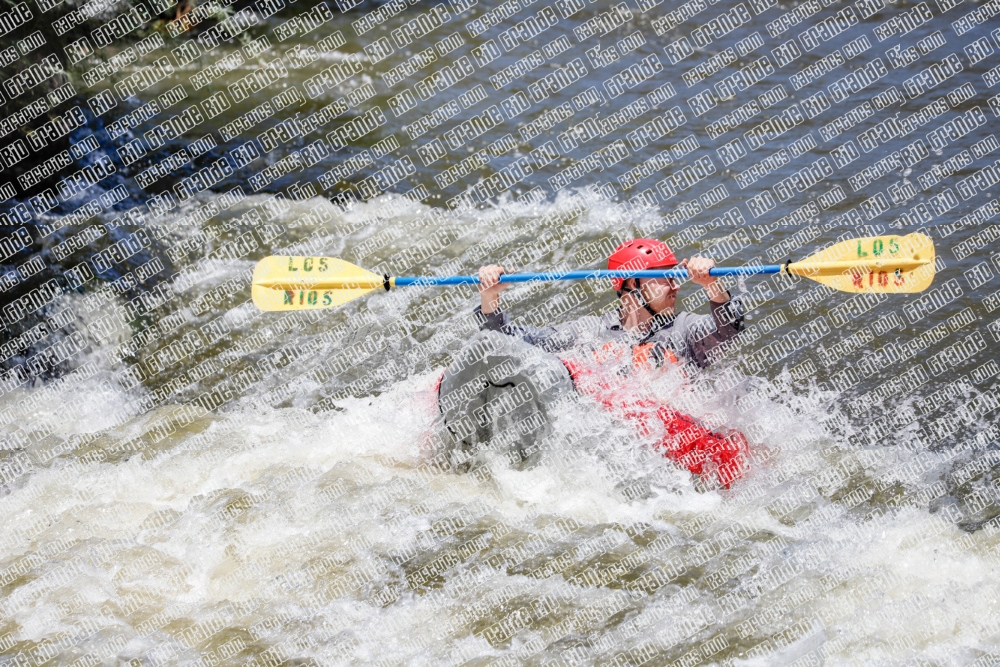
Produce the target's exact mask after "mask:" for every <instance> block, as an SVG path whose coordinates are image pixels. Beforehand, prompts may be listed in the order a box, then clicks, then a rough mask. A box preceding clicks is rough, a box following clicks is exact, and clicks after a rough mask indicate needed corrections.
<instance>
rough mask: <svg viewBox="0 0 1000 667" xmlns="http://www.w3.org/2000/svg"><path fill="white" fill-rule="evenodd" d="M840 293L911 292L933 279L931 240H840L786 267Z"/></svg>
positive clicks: (915, 237)
mask: <svg viewBox="0 0 1000 667" xmlns="http://www.w3.org/2000/svg"><path fill="white" fill-rule="evenodd" d="M788 273H794V274H795V275H798V276H804V277H806V278H809V279H811V280H815V281H816V282H818V283H823V284H824V285H826V286H828V287H832V288H833V289H836V290H840V291H841V292H852V293H855V294H857V293H860V292H876V293H879V294H913V293H915V292H922V291H924V290H925V289H927V288H928V287H930V285H931V283H932V282H934V242H933V241H932V240H931V239H930V238H929V237H927V236H925V235H924V234H917V233H914V234H907V235H906V236H868V237H864V238H858V239H851V240H849V241H841V242H840V243H837V244H834V245H832V246H830V247H829V248H826V249H824V250H821V251H820V252H818V253H816V254H815V255H812V256H810V257H807V258H806V259H804V260H802V261H801V262H794V263H792V264H790V265H789V266H788Z"/></svg>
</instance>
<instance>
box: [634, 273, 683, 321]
mask: <svg viewBox="0 0 1000 667" xmlns="http://www.w3.org/2000/svg"><path fill="white" fill-rule="evenodd" d="M678 289H680V288H679V286H678V285H677V283H676V282H675V281H674V279H673V278H652V279H650V280H643V281H642V295H643V296H644V297H645V298H646V301H647V302H648V303H649V305H650V306H652V307H653V310H655V311H656V312H658V313H663V314H665V315H670V314H672V313H673V312H674V304H676V303H677V290H678Z"/></svg>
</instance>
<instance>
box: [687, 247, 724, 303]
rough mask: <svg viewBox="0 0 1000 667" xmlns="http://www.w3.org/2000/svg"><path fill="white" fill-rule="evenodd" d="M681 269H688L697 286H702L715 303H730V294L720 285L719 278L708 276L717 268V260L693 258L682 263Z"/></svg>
mask: <svg viewBox="0 0 1000 667" xmlns="http://www.w3.org/2000/svg"><path fill="white" fill-rule="evenodd" d="M681 268H684V269H687V272H688V276H690V277H691V280H692V282H694V283H695V284H696V285H701V286H702V287H704V288H705V291H706V292H707V293H708V298H709V300H710V301H712V302H713V303H725V302H727V301H729V292H727V291H726V290H725V289H724V288H723V287H722V285H720V284H719V280H718V278H716V277H715V276H710V275H708V272H709V271H710V270H711V269H714V268H715V260H714V259H709V258H708V257H692V258H691V259H685V260H683V261H682V262H681Z"/></svg>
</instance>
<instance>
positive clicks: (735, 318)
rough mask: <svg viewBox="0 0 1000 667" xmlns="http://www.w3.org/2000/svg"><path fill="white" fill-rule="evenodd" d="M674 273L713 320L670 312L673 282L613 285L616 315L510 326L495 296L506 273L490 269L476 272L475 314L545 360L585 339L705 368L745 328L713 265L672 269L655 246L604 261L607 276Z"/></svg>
mask: <svg viewBox="0 0 1000 667" xmlns="http://www.w3.org/2000/svg"><path fill="white" fill-rule="evenodd" d="M676 266H680V267H681V268H685V269H687V270H688V275H689V276H690V277H691V281H692V282H694V283H695V284H697V285H700V286H701V287H702V288H703V289H704V290H705V292H706V294H707V295H708V300H709V305H710V307H711V308H710V310H711V315H694V314H691V313H684V312H681V313H678V312H675V310H674V307H675V305H676V302H677V293H678V291H679V289H680V286H679V285H678V283H677V281H675V280H674V279H672V278H645V279H639V278H628V279H625V280H622V279H620V278H615V279H612V281H611V283H612V287H613V288H614V289H615V291H616V293H617V295H618V299H619V308H618V313H617V314H615V313H612V314H609V315H606V316H604V317H601V318H598V317H594V316H589V317H584V318H581V319H580V320H577V321H575V322H568V323H564V324H556V325H551V326H547V327H540V328H539V327H523V326H516V325H513V324H511V322H510V319H509V318H508V317H507V314H506V313H504V312H503V311H502V310H501V309H500V292H502V291H503V290H504V289H506V288H507V287H508V286H509V285H510V283H501V282H499V279H500V276H501V275H502V274H503V273H504V269H503V267H502V266H496V265H491V266H484V267H482V268H480V269H479V280H480V292H481V294H480V296H481V301H482V303H481V305H480V306H479V307H478V308H476V311H475V312H476V317H477V319H478V320H479V328H480V329H481V330H488V331H499V332H501V333H504V334H507V335H508V336H514V337H517V338H521V339H523V340H525V341H527V342H528V343H530V344H532V345H536V346H538V347H540V348H542V349H544V350H545V351H546V352H550V353H557V352H563V351H566V350H568V349H570V348H572V347H574V346H575V345H577V344H578V343H580V342H582V341H581V339H582V338H583V337H588V338H591V339H594V340H596V341H597V342H602V341H615V342H618V343H621V344H627V345H629V346H631V347H632V348H633V356H636V355H635V348H637V347H639V346H643V347H642V348H641V349H640V351H641V353H642V356H647V352H648V354H651V355H652V360H653V361H655V362H656V363H657V365H659V364H662V363H663V360H664V359H665V358H666V357H667V356H668V355H669V354H671V353H672V354H673V355H675V357H677V356H679V357H682V358H684V359H688V360H690V361H692V362H694V363H695V364H697V365H698V366H700V367H705V366H708V365H709V364H710V363H711V359H712V357H713V354H712V352H713V350H715V349H716V348H719V347H720V346H724V345H725V344H726V343H727V342H728V341H730V340H731V339H733V338H734V337H735V336H736V335H737V334H738V333H739V332H740V331H742V330H743V328H744V325H743V307H742V304H741V303H740V301H739V300H738V299H733V298H731V296H730V294H729V292H728V291H727V290H726V289H724V288H723V287H722V286H721V285H720V284H719V281H718V279H717V278H715V277H713V276H710V275H709V273H708V272H709V270H710V269H712V268H713V267H714V266H715V261H713V260H711V259H709V258H707V257H692V258H690V259H685V260H683V261H681V262H678V261H677V258H676V257H675V256H674V253H673V252H672V251H671V250H670V248H669V247H668V246H667V245H666V244H664V243H662V242H660V241H657V240H655V239H634V240H632V241H626V242H625V243H622V244H621V245H619V246H618V248H616V249H615V251H614V252H613V253H612V254H611V256H610V257H609V258H608V268H609V269H622V270H629V269H631V270H646V269H660V268H664V269H665V268H672V267H676Z"/></svg>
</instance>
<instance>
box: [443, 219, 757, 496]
mask: <svg viewBox="0 0 1000 667" xmlns="http://www.w3.org/2000/svg"><path fill="white" fill-rule="evenodd" d="M675 266H681V267H683V268H686V269H687V270H688V273H689V275H690V276H691V279H692V281H693V282H695V283H696V284H698V285H701V286H702V287H703V288H704V289H705V291H706V293H707V295H708V298H709V302H710V305H711V314H710V315H694V314H692V313H685V312H680V313H678V312H676V311H675V304H676V300H677V293H678V291H679V285H678V283H677V282H676V281H674V280H672V279H635V278H628V279H625V280H621V279H613V280H612V287H613V288H614V289H615V291H616V293H617V295H618V299H619V308H618V312H617V313H612V314H609V315H606V316H604V317H597V316H592V315H591V316H584V317H582V318H579V319H577V320H575V321H572V322H566V323H562V324H553V325H550V326H545V327H526V326H519V325H514V324H512V323H511V322H510V319H509V318H508V316H507V315H506V314H505V313H504V312H502V311H501V310H500V307H499V301H500V292H501V291H503V289H505V288H506V286H507V285H508V284H509V283H501V282H499V278H500V276H501V275H502V274H503V272H504V269H503V267H501V266H497V265H490V266H484V267H482V268H480V270H479V278H480V281H481V285H480V292H481V305H480V306H479V307H477V308H476V310H475V315H476V317H477V318H478V321H479V327H480V332H479V334H478V335H476V336H474V337H472V338H471V339H470V340H469V342H468V343H467V344H466V345H465V347H464V348H463V349H462V350H461V352H460V353H459V355H458V356H457V358H456V359H455V361H454V362H453V363H452V364H451V365H450V366H449V367H448V368H447V370H446V371H445V373H444V374H443V375H442V377H441V380H440V382H439V384H438V387H437V389H438V409H439V411H440V413H441V415H442V420H441V423H442V425H443V426H444V427H445V429H444V430H445V431H446V436H445V440H447V441H450V443H451V444H450V446H449V447H450V449H449V452H448V455H449V457H450V459H451V461H452V463H453V465H455V466H456V468H457V469H469V468H470V467H471V466H473V465H474V464H475V461H476V460H478V458H479V456H480V454H481V453H482V452H483V451H484V450H485V449H487V448H489V449H493V450H500V451H503V452H505V453H506V454H507V455H508V457H509V459H510V461H511V462H512V463H514V464H524V463H530V462H532V461H534V460H535V459H537V457H538V454H539V451H540V449H542V448H544V444H543V443H545V442H548V439H549V436H550V435H552V434H553V423H554V422H555V421H556V420H557V419H558V416H559V414H558V413H559V410H558V409H556V408H555V406H557V405H559V404H560V403H561V401H562V400H563V399H564V398H567V397H571V396H572V395H574V394H577V393H580V394H585V395H588V396H590V397H592V398H593V399H595V400H597V401H598V402H600V403H601V404H603V405H604V406H605V407H606V408H607V409H608V410H609V411H611V412H613V413H615V414H617V415H619V416H620V417H622V418H623V419H625V420H626V421H628V422H630V423H632V424H633V425H634V426H635V428H636V431H637V432H638V434H639V435H641V436H643V437H652V439H653V440H654V441H656V442H657V443H658V445H659V446H660V448H661V451H662V452H663V454H664V455H665V456H668V457H670V458H672V459H673V460H675V461H677V462H679V463H680V464H682V465H684V466H685V467H687V468H688V469H689V470H690V471H691V472H692V473H695V474H697V475H699V476H701V477H702V478H706V477H707V478H710V479H715V480H717V482H718V483H719V484H721V485H722V486H728V485H729V484H730V483H731V482H732V481H733V480H734V479H737V478H738V477H739V476H740V475H741V474H742V472H743V470H744V469H745V460H746V455H747V443H746V439H745V438H744V437H743V436H742V435H741V434H739V433H738V432H735V431H730V432H729V433H728V434H722V433H718V432H715V431H712V430H710V429H708V428H706V427H705V426H703V425H702V424H700V423H699V422H698V421H697V420H696V419H694V418H692V417H690V416H688V415H685V414H683V413H680V412H678V411H676V410H674V409H673V408H671V407H669V406H667V405H665V404H663V403H662V402H661V401H659V400H657V399H655V397H650V396H646V395H644V394H642V393H641V392H637V391H634V390H633V389H634V387H631V386H629V385H628V383H627V382H626V383H625V384H624V386H623V385H622V383H619V382H615V381H609V380H608V378H607V376H606V374H601V373H596V372H594V370H595V368H596V367H600V366H603V364H604V363H605V362H607V361H609V360H610V361H612V362H613V366H614V367H616V368H617V372H616V373H615V374H614V375H615V376H621V375H622V374H623V373H624V374H625V375H628V374H629V372H628V371H630V370H632V369H635V368H636V366H643V367H647V368H649V367H660V366H664V365H670V364H673V363H680V361H681V359H684V360H690V361H691V362H692V363H694V364H696V365H697V366H699V367H705V366H708V365H709V364H710V363H711V360H712V358H713V356H714V355H713V351H716V350H721V349H723V347H724V346H725V345H726V344H727V342H728V341H730V340H732V339H733V338H734V337H735V336H736V335H737V334H738V333H739V332H740V331H742V330H743V328H744V327H743V307H742V304H741V303H740V301H739V299H734V298H731V296H730V294H729V293H728V291H726V290H725V289H723V288H722V286H721V285H720V284H719V283H718V281H717V280H716V279H715V278H714V277H712V276H709V275H708V272H709V270H710V269H711V268H712V267H713V266H715V263H714V262H713V261H712V260H711V259H708V258H704V257H692V258H690V259H687V260H684V261H683V262H678V261H677V258H676V257H675V256H674V254H673V252H671V250H670V248H669V247H667V246H666V244H664V243H661V242H660V241H656V240H654V239H634V240H632V241H627V242H625V243H622V244H621V245H620V246H618V248H617V249H616V250H615V251H614V253H612V254H611V256H610V257H609V258H608V268H609V269H624V270H632V269H634V270H644V269H656V268H670V267H675ZM557 353H558V354H560V355H561V356H556V354H557Z"/></svg>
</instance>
